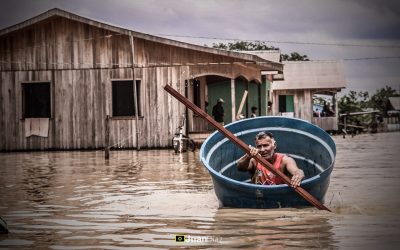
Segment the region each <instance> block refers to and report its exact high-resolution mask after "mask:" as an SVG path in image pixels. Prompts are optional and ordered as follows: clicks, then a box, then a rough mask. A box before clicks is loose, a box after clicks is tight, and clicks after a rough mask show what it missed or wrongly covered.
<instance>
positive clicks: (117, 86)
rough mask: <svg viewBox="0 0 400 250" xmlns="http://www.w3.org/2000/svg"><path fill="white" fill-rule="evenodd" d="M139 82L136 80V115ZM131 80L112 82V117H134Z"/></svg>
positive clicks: (138, 101)
mask: <svg viewBox="0 0 400 250" xmlns="http://www.w3.org/2000/svg"><path fill="white" fill-rule="evenodd" d="M140 83H141V82H140V80H136V91H137V94H136V98H137V103H138V113H139V116H140V115H141V110H140V101H141V100H140V94H139V93H140ZM133 95H134V89H133V81H132V80H118V81H113V82H112V112H113V116H135V115H136V113H135V100H134V98H133V97H134V96H133Z"/></svg>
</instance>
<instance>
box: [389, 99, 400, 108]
mask: <svg viewBox="0 0 400 250" xmlns="http://www.w3.org/2000/svg"><path fill="white" fill-rule="evenodd" d="M389 101H390V103H391V104H392V106H393V108H394V109H395V110H400V97H389Z"/></svg>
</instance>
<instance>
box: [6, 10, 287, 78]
mask: <svg viewBox="0 0 400 250" xmlns="http://www.w3.org/2000/svg"><path fill="white" fill-rule="evenodd" d="M54 16H60V17H64V18H67V19H70V20H74V21H78V22H82V23H86V24H89V25H92V26H95V27H98V28H102V29H107V30H110V31H114V32H117V33H120V34H126V35H132V36H133V37H136V38H140V39H144V40H149V41H153V42H158V43H162V44H166V45H171V46H177V47H181V48H186V49H192V50H197V51H202V52H206V53H212V54H218V55H223V56H229V57H233V58H238V59H241V60H246V64H247V65H253V64H254V65H256V66H257V68H260V69H264V68H268V69H273V70H278V71H280V72H282V69H283V65H282V64H281V63H277V62H272V61H269V60H265V59H263V58H260V57H258V56H256V55H250V54H245V53H240V52H235V51H227V50H222V49H215V48H209V47H204V46H200V45H195V44H190V43H185V42H180V41H175V40H171V39H167V38H162V37H157V36H153V35H149V34H145V33H141V32H136V31H133V30H129V29H126V28H121V27H118V26H115V25H112V24H108V23H105V22H103V21H97V20H94V19H91V18H86V17H83V16H79V15H76V14H74V13H71V12H67V11H64V10H61V9H58V8H54V9H51V10H48V11H47V12H44V13H42V14H40V15H38V16H35V17H33V18H30V19H28V20H26V21H23V22H21V23H18V24H15V25H13V26H10V27H8V28H5V29H2V30H0V36H3V35H6V34H9V33H11V32H14V31H17V30H20V29H23V28H25V27H28V26H30V25H32V24H35V23H38V22H41V21H43V20H46V19H48V18H51V17H54Z"/></svg>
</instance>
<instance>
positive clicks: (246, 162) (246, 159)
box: [237, 154, 252, 172]
mask: <svg viewBox="0 0 400 250" xmlns="http://www.w3.org/2000/svg"><path fill="white" fill-rule="evenodd" d="M251 159H252V158H251V157H250V156H249V155H248V154H245V155H243V156H242V157H240V159H239V160H238V162H237V168H238V170H239V171H243V172H246V171H249V169H250V168H251V167H250V162H251Z"/></svg>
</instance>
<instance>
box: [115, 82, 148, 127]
mask: <svg viewBox="0 0 400 250" xmlns="http://www.w3.org/2000/svg"><path fill="white" fill-rule="evenodd" d="M116 82H131V83H133V82H135V83H136V91H137V93H136V98H137V104H138V108H137V110H138V114H139V115H138V116H137V117H139V118H143V113H142V99H141V93H142V80H141V79H135V80H133V79H132V78H116V79H111V110H110V111H111V116H110V117H111V118H112V119H132V118H136V115H135V114H134V113H135V99H134V91H135V89H134V86H133V85H132V102H133V114H132V115H114V90H113V86H114V83H116Z"/></svg>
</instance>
